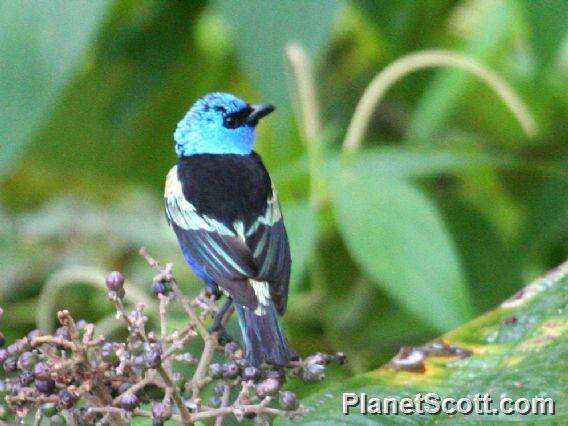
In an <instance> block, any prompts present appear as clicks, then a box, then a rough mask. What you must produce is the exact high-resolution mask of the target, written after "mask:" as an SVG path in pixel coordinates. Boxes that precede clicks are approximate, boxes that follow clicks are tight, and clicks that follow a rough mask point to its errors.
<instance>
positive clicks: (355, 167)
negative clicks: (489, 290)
mask: <svg viewBox="0 0 568 426" xmlns="http://www.w3.org/2000/svg"><path fill="white" fill-rule="evenodd" d="M348 160H356V159H348ZM335 180H336V181H335V183H334V185H333V188H332V190H333V191H334V193H333V197H334V201H333V202H334V205H335V208H336V212H337V215H338V226H339V229H340V231H341V233H342V235H343V238H344V239H345V241H346V243H347V246H348V248H349V251H350V253H351V254H352V256H353V257H354V259H355V260H356V261H357V262H358V263H359V264H360V265H361V266H362V267H363V268H364V270H365V271H366V272H367V273H368V274H369V275H370V276H372V277H373V278H374V280H375V282H376V283H377V284H378V285H380V286H381V288H382V289H383V290H384V291H386V292H387V293H388V294H389V295H391V296H392V297H393V298H394V299H395V300H396V301H397V302H398V303H400V304H402V305H404V306H406V307H407V308H408V309H409V310H410V311H412V312H414V313H415V314H416V315H418V316H419V317H420V318H422V319H423V320H424V321H425V322H426V323H428V324H430V325H432V326H434V327H436V328H437V329H439V330H448V329H451V328H452V327H455V326H456V325H458V324H460V323H462V322H463V321H465V320H467V319H469V318H470V315H471V304H470V301H469V295H468V291H467V288H466V286H465V283H464V279H463V276H462V271H461V267H460V263H459V259H458V256H457V254H456V250H455V247H454V244H453V242H452V240H451V238H450V236H449V234H448V232H447V230H446V227H445V226H444V224H443V223H442V220H441V217H440V215H439V213H438V211H437V209H436V207H435V206H434V205H433V204H432V203H431V202H430V201H429V199H428V198H427V197H426V196H425V195H424V194H422V192H420V191H419V190H418V189H416V188H414V187H413V186H412V185H410V184H409V183H408V182H407V181H405V180H403V179H400V178H397V177H395V176H391V175H387V174H385V173H384V172H383V171H382V170H380V169H376V168H372V167H365V164H362V163H361V162H359V161H347V162H346V164H344V167H343V168H342V169H341V170H340V172H339V174H338V175H337V176H336V178H335ZM431 312H436V315H431Z"/></svg>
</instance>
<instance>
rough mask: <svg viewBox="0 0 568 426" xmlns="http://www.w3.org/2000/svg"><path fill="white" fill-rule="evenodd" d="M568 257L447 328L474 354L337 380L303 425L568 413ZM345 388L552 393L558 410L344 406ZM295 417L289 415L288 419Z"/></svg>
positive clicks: (381, 392) (392, 392) (389, 392)
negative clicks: (429, 413) (481, 412)
mask: <svg viewBox="0 0 568 426" xmlns="http://www.w3.org/2000/svg"><path fill="white" fill-rule="evenodd" d="M567 288H568V263H564V264H563V265H561V266H560V267H558V268H556V269H555V270H553V271H551V272H550V273H549V274H548V275H546V276H544V277H543V278H540V279H538V280H536V281H535V282H533V283H532V284H530V285H528V286H526V287H525V288H524V289H522V290H521V291H519V292H518V293H517V294H516V295H515V296H513V297H512V298H510V299H509V300H507V301H506V302H504V303H502V304H501V306H500V307H499V308H497V309H496V310H494V311H491V312H489V313H487V314H485V315H483V316H481V317H479V318H477V319H475V320H474V321H471V322H470V323H468V324H466V325H464V326H462V327H460V328H458V329H456V330H454V331H452V332H450V333H448V334H446V335H444V336H442V340H443V341H444V342H446V343H448V344H451V345H456V346H457V347H459V348H463V349H466V350H469V351H471V353H472V355H471V356H468V357H463V358H459V357H456V356H434V355H428V356H427V357H426V359H425V362H424V367H425V370H424V372H410V371H397V370H396V369H394V368H391V367H389V366H388V365H387V366H384V367H382V368H380V369H378V370H376V371H373V372H370V373H366V374H363V375H360V376H356V377H354V378H353V379H351V380H348V381H344V382H342V383H341V384H336V385H333V386H331V387H329V388H328V389H326V390H324V391H321V392H319V393H317V394H314V395H312V396H310V397H309V398H308V399H306V400H304V401H303V403H304V405H305V406H306V407H307V408H309V409H311V410H312V411H310V412H309V413H308V414H307V415H306V416H304V417H303V418H302V419H301V424H303V425H320V424H321V425H329V424H424V423H430V422H431V423H435V424H438V423H446V422H452V424H456V423H458V424H466V423H467V424H472V423H475V424H477V423H478V422H479V423H481V422H482V421H483V420H486V421H487V420H491V422H493V423H495V422H498V421H499V422H502V421H509V422H515V423H518V422H521V423H530V424H532V423H533V422H535V423H536V422H539V421H540V422H544V423H548V422H550V424H552V423H554V424H565V423H566V421H567V420H568V392H567V390H568V357H567V356H566V354H567V353H568V352H567V351H568V315H567V314H568V311H567V306H568V291H566V289H567ZM343 392H355V393H361V392H366V393H367V394H368V396H369V397H380V398H382V397H393V398H403V397H410V398H414V396H415V395H416V394H417V393H422V394H423V395H424V394H426V393H429V392H433V393H436V394H438V395H440V397H442V398H444V397H452V398H456V399H459V398H462V397H469V398H473V397H474V395H475V394H482V395H483V394H485V393H489V394H490V395H491V397H492V398H493V400H494V401H497V402H494V405H493V407H496V404H498V400H499V399H500V398H502V397H509V398H512V399H516V398H529V399H532V398H533V397H550V398H552V399H553V400H554V401H555V402H556V407H555V408H556V410H555V411H556V415H555V416H554V417H551V416H546V417H545V416H538V417H537V416H533V415H530V414H529V415H526V416H520V415H518V414H517V415H512V416H504V415H502V416H491V417H490V418H489V419H488V417H487V415H485V416H476V415H475V414H472V415H469V416H460V415H454V416H447V415H445V414H440V415H437V416H435V417H434V418H425V417H424V416H418V415H413V416H408V415H398V416H395V415H391V416H380V415H377V416H374V415H366V416H362V415H360V414H359V412H358V409H355V410H353V411H351V414H350V415H348V416H345V415H343V414H342V413H341V407H342V393H343ZM283 423H287V422H283Z"/></svg>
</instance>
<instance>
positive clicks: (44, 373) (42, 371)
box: [34, 361, 51, 380]
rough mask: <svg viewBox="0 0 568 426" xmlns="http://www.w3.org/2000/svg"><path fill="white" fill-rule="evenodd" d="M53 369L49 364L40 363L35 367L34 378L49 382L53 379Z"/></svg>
mask: <svg viewBox="0 0 568 426" xmlns="http://www.w3.org/2000/svg"><path fill="white" fill-rule="evenodd" d="M50 373H51V367H50V366H49V364H48V363H47V362H43V361H42V362H38V363H37V364H36V365H35V367H34V376H35V378H36V379H39V380H49V379H50V378H51V374H50Z"/></svg>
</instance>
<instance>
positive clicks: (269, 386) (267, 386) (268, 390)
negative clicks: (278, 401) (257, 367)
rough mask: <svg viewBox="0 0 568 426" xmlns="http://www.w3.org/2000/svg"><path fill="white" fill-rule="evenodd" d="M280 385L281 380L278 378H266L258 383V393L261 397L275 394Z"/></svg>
mask: <svg viewBox="0 0 568 426" xmlns="http://www.w3.org/2000/svg"><path fill="white" fill-rule="evenodd" d="M280 386H281V384H280V381H279V380H277V379H265V380H263V381H262V382H260V383H259V384H257V385H256V394H257V395H258V396H259V397H261V398H264V397H266V396H269V395H275V394H276V392H278V389H280Z"/></svg>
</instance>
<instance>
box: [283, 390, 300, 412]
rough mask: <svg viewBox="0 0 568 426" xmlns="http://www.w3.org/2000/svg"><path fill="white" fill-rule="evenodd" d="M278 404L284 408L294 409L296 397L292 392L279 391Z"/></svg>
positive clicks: (296, 406)
mask: <svg viewBox="0 0 568 426" xmlns="http://www.w3.org/2000/svg"><path fill="white" fill-rule="evenodd" d="M279 402H280V406H281V407H282V408H283V409H285V410H295V409H296V408H298V405H299V404H298V397H297V396H296V394H295V393H294V392H290V391H284V392H280V400H279Z"/></svg>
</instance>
